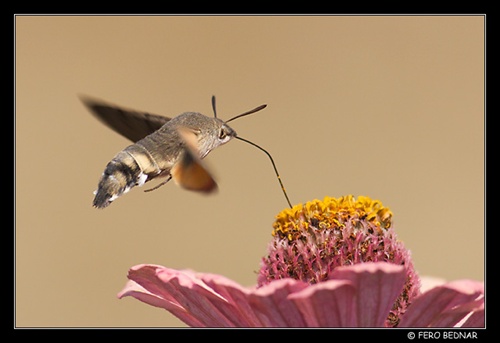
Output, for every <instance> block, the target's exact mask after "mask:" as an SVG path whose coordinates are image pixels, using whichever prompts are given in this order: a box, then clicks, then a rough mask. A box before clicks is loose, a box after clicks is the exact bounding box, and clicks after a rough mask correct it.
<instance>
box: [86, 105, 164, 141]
mask: <svg viewBox="0 0 500 343" xmlns="http://www.w3.org/2000/svg"><path fill="white" fill-rule="evenodd" d="M80 100H81V101H82V102H83V104H84V105H85V106H86V107H87V108H88V109H89V110H90V112H91V113H92V114H93V115H94V117H96V118H97V119H98V120H100V121H101V122H102V123H103V124H104V125H106V126H107V127H109V128H110V129H112V130H113V131H115V132H117V133H119V134H120V135H122V136H124V137H125V138H128V139H130V140H131V141H132V142H134V143H135V142H137V141H139V140H141V139H142V138H144V137H146V136H147V135H149V134H151V133H153V132H155V131H156V130H158V129H159V128H160V127H162V126H163V125H164V124H165V123H166V122H168V121H169V120H170V118H168V117H164V116H161V115H158V114H151V113H147V112H139V111H134V110H129V109H124V108H121V107H118V106H116V105H113V104H109V103H106V102H104V101H102V100H98V99H95V98H91V97H88V96H80Z"/></svg>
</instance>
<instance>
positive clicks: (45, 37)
mask: <svg viewBox="0 0 500 343" xmlns="http://www.w3.org/2000/svg"><path fill="white" fill-rule="evenodd" d="M15 30H16V31H15V51H16V55H15V61H16V75H15V76H16V82H15V87H16V93H15V95H16V96H15V112H16V113H15V144H16V145H15V146H16V151H15V152H16V160H15V163H16V180H15V182H16V197H15V204H16V211H15V256H16V275H15V277H16V283H15V291H16V293H15V306H16V307H15V310H16V311H15V320H16V322H15V323H16V326H18V327H26V326H28V327H40V326H41V327H45V326H50V327H60V326H63V327H67V326H71V327H81V326H86V327H87V326H92V327H116V326H117V327H120V326H136V327H141V326H184V324H183V323H182V322H181V321H179V320H177V319H176V318H175V317H173V316H172V315H171V314H170V313H168V312H166V311H164V310H162V309H158V308H154V307H151V306H148V305H145V304H143V303H141V302H139V301H137V300H135V299H133V298H125V299H123V300H118V299H117V298H116V294H117V293H118V292H119V291H120V290H121V289H122V287H123V286H124V285H125V282H126V281H127V277H126V275H127V271H128V269H129V268H130V267H132V266H134V265H136V264H140V263H154V264H161V265H164V266H168V267H171V268H180V269H181V268H190V269H194V270H196V271H199V272H210V273H217V274H223V275H225V276H227V277H229V278H231V279H233V280H235V281H237V282H238V283H240V284H242V285H244V286H252V285H254V284H255V282H256V272H257V271H258V269H259V263H260V259H261V258H262V257H263V256H264V255H265V253H266V249H267V244H268V241H269V240H270V237H271V230H272V223H273V220H274V217H275V216H276V214H278V213H279V212H280V211H281V210H283V209H284V208H286V207H287V204H286V201H285V198H284V197H283V194H282V193H281V190H280V187H279V185H278V181H277V179H276V177H275V175H274V172H273V169H272V166H271V164H270V163H269V160H268V159H267V157H266V156H265V155H264V154H263V153H262V152H260V151H259V150H257V149H255V148H253V147H251V146H250V145H247V144H245V143H243V142H240V141H236V140H234V141H231V142H230V143H228V144H227V145H224V146H223V147H221V148H219V149H217V150H215V151H213V152H212V153H211V154H210V155H208V156H207V158H206V159H205V161H206V163H207V164H208V165H209V167H210V169H211V170H212V171H213V173H214V174H215V176H216V178H217V181H218V184H219V192H218V193H217V194H215V195H212V196H203V195H199V194H197V193H192V192H188V191H185V190H182V189H180V188H178V187H176V186H175V184H174V183H173V182H169V183H168V184H167V185H165V186H163V187H161V188H160V189H158V190H156V191H154V192H151V193H144V192H143V190H144V188H134V189H133V190H132V191H131V192H130V193H128V194H126V195H124V196H122V197H121V198H119V199H118V200H116V201H115V202H113V204H112V205H111V206H110V207H108V208H106V209H105V210H96V209H94V208H92V200H93V194H92V192H93V191H94V190H95V189H96V187H97V183H98V180H99V178H100V176H101V173H102V172H103V170H104V167H105V166H106V164H107V163H108V161H109V160H110V159H111V158H112V157H113V156H114V155H115V154H116V153H117V152H118V151H120V150H122V149H123V148H125V147H126V146H127V145H129V142H128V141H127V140H126V139H125V138H123V137H121V136H119V135H118V134H116V133H114V132H113V131H111V130H110V129H108V128H107V127H105V126H104V125H102V124H101V123H100V122H98V121H97V120H96V119H95V118H93V117H92V116H91V115H90V113H89V112H88V111H87V109H86V108H85V107H84V106H83V105H82V103H81V102H80V100H79V99H78V96H77V95H78V94H86V95H90V96H95V97H98V98H101V99H103V100H106V101H110V102H112V103H116V104H118V105H122V106H125V107H129V108H135V109H138V110H145V111H149V112H152V113H158V114H162V115H165V116H170V117H172V116H175V115H178V114H180V113H182V112H185V111H197V112H201V113H204V114H206V115H209V116H210V115H212V110H211V105H210V97H211V96H212V95H213V94H214V95H216V96H217V110H218V115H219V117H220V118H223V119H228V118H230V117H232V116H234V115H236V114H239V113H242V112H244V111H247V110H249V109H252V108H254V107H256V106H258V105H260V104H263V103H266V104H267V105H268V107H267V108H266V109H265V110H263V111H261V112H259V113H256V114H254V115H252V116H249V117H245V118H242V119H238V120H237V121H235V122H232V123H231V126H232V127H233V128H234V129H235V130H236V131H237V132H238V134H239V135H240V136H242V137H244V138H247V139H250V140H252V141H254V142H255V143H257V144H260V145H262V146H263V147H264V148H266V149H267V150H269V152H270V153H271V154H272V155H273V157H274V160H275V162H276V163H277V166H278V170H279V171H280V173H281V177H282V180H283V182H284V184H285V187H286V189H287V191H288V193H289V196H290V199H291V201H292V203H293V204H297V203H304V202H306V201H309V200H313V199H322V198H323V197H324V196H327V195H328V196H333V197H340V196H342V195H347V194H353V195H367V196H370V197H372V198H374V199H379V200H381V201H382V203H383V204H384V205H385V206H388V207H389V208H390V209H391V210H392V211H393V212H394V225H395V229H396V232H397V234H398V237H399V239H401V240H402V241H403V242H404V243H405V245H406V247H407V248H408V249H410V250H411V252H412V256H413V258H414V263H415V266H416V268H417V270H418V271H419V273H420V274H421V275H428V276H437V277H442V278H446V279H447V280H455V279H463V278H468V279H476V280H483V279H484V17H482V16H458V17H455V16H320V17H318V16H315V17H307V16H291V17H288V16H279V17H276V16H258V17H252V16H234V17H233V16H193V17H191V16H180V17H178V16H17V17H16V18H15ZM155 184H156V183H151V184H148V185H146V187H147V188H149V187H150V186H154V185H155Z"/></svg>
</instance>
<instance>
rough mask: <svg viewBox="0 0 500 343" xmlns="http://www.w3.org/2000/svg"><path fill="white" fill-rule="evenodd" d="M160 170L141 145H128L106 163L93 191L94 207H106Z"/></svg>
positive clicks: (156, 174)
mask: <svg viewBox="0 0 500 343" xmlns="http://www.w3.org/2000/svg"><path fill="white" fill-rule="evenodd" d="M161 172H162V169H160V167H158V165H157V163H156V161H155V160H154V158H153V157H152V156H151V154H149V152H148V151H147V150H146V149H145V148H144V147H143V146H141V145H138V144H134V145H130V146H129V147H127V148H125V149H124V150H122V151H120V152H119V153H118V154H117V155H116V156H115V157H114V158H113V159H112V160H111V161H110V162H109V163H108V164H107V166H106V169H105V170H104V173H103V174H102V176H101V179H100V180H99V185H98V188H97V191H95V192H94V193H95V198H94V207H97V208H104V207H107V206H108V205H109V204H111V202H112V201H114V200H115V199H116V198H118V197H119V196H120V195H122V194H124V193H127V192H128V191H129V190H130V189H131V188H132V187H134V186H142V185H143V184H144V183H145V182H146V181H147V180H148V178H149V179H151V178H154V177H156V176H158V175H159V174H160V173H161Z"/></svg>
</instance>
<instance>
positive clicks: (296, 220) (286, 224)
mask: <svg viewBox="0 0 500 343" xmlns="http://www.w3.org/2000/svg"><path fill="white" fill-rule="evenodd" d="M359 219H361V220H366V221H368V222H370V223H372V224H373V225H375V226H376V227H380V228H382V229H388V228H389V227H390V226H391V224H392V212H391V211H390V210H389V209H388V208H387V207H384V206H383V205H382V203H381V202H380V201H379V200H372V199H371V198H369V197H367V196H358V197H357V198H355V197H354V196H353V195H346V196H342V197H340V198H332V197H328V196H327V197H325V198H324V199H323V201H320V200H317V199H316V200H312V201H309V202H307V203H305V204H297V205H295V206H293V207H292V208H287V209H285V210H283V211H281V212H280V213H279V214H278V215H277V216H276V220H275V222H274V224H273V231H272V235H273V236H276V235H278V236H279V237H282V238H285V237H286V238H287V239H288V240H289V241H292V240H295V239H298V238H299V237H300V236H301V234H302V232H304V231H306V230H307V229H309V228H310V227H313V228H315V229H319V230H326V229H342V228H343V227H344V226H345V224H344V223H347V222H348V221H351V222H352V223H353V224H355V223H356V222H357V221H358V220H359Z"/></svg>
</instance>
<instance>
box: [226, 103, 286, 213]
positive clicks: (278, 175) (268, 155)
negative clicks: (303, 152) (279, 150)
mask: <svg viewBox="0 0 500 343" xmlns="http://www.w3.org/2000/svg"><path fill="white" fill-rule="evenodd" d="M263 106H264V107H265V105H263ZM259 107H262V106H259ZM259 107H257V108H259ZM264 107H262V108H264ZM262 108H260V109H258V110H257V111H259V110H261V109H262ZM253 112H256V111H253ZM253 112H250V113H253ZM250 113H243V114H250ZM241 116H243V115H242V114H240V115H239V116H236V117H234V118H232V119H230V120H233V119H236V118H238V117H241ZM230 120H228V121H230ZM226 123H227V122H226ZM234 138H237V139H239V140H240V141H243V142H246V143H248V144H250V145H253V146H254V147H256V148H257V149H260V150H261V151H263V152H264V153H265V154H266V155H267V157H269V159H270V160H271V163H272V165H273V168H274V172H275V173H276V177H277V178H278V181H279V183H280V186H281V190H282V191H283V194H284V195H285V198H286V201H287V202H288V206H290V208H292V207H293V206H292V203H291V202H290V199H288V195H287V194H286V191H285V186H283V182H282V181H281V177H280V174H279V173H278V168H276V164H275V163H274V160H273V158H272V156H271V154H270V153H269V152H267V150H266V149H264V148H262V147H261V146H259V145H257V144H255V143H254V142H251V141H249V140H246V139H245V138H241V137H239V136H235V137H234Z"/></svg>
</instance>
